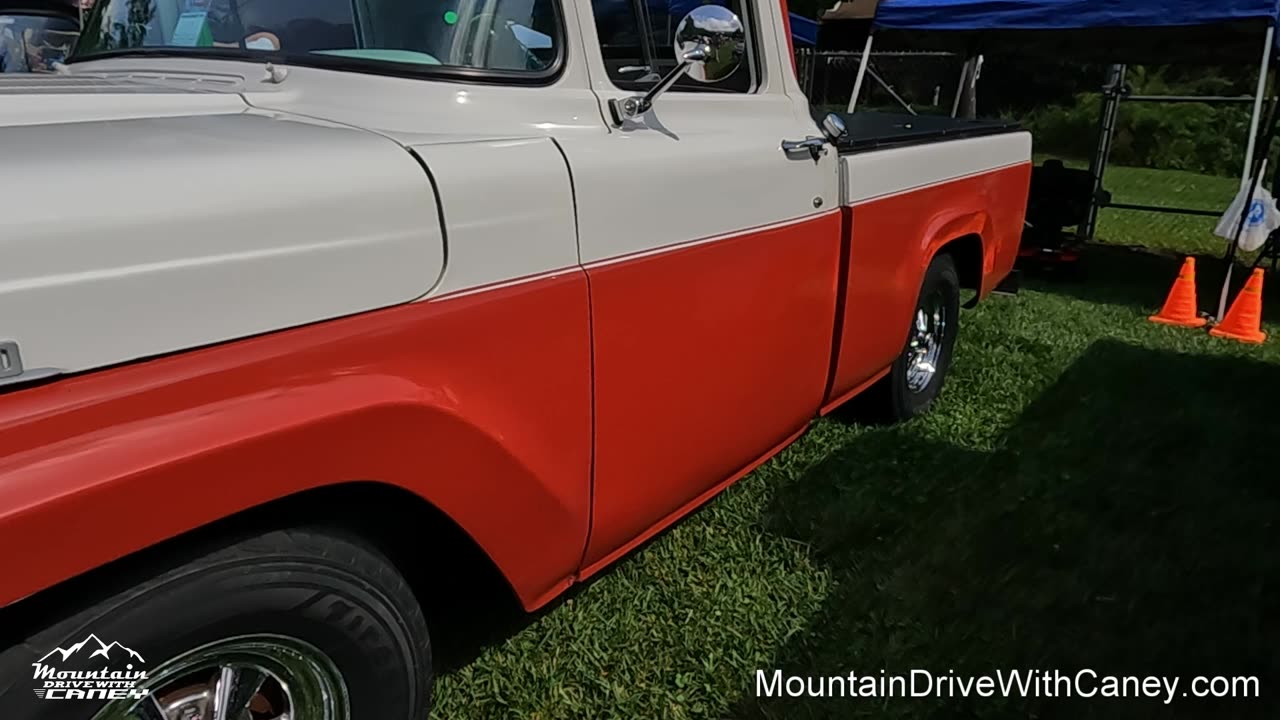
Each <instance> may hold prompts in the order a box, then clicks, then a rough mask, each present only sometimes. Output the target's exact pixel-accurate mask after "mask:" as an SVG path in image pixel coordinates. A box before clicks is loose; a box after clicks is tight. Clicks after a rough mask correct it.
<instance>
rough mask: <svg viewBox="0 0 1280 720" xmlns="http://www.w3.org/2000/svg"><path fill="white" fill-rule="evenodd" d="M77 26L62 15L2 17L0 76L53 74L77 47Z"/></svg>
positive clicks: (15, 14) (19, 14) (8, 15)
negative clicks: (0, 74) (8, 74)
mask: <svg viewBox="0 0 1280 720" xmlns="http://www.w3.org/2000/svg"><path fill="white" fill-rule="evenodd" d="M76 35H77V30H76V22H75V20H72V19H71V18H67V17H62V16H59V15H38V14H30V15H27V14H21V13H12V14H11V13H0V73H25V72H53V66H54V63H60V62H62V61H64V60H66V58H67V53H68V52H69V51H70V50H71V46H72V45H73V44H74V43H75V39H76Z"/></svg>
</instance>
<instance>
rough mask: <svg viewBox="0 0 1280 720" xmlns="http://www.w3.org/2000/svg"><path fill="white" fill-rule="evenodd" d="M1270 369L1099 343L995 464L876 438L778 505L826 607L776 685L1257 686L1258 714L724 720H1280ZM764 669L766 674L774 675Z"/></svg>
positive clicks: (1279, 494) (790, 654)
mask: <svg viewBox="0 0 1280 720" xmlns="http://www.w3.org/2000/svg"><path fill="white" fill-rule="evenodd" d="M1278 384H1280V367H1277V366H1275V365H1271V364H1263V363H1258V362H1255V361H1251V360H1247V359H1233V358H1223V357H1207V356H1192V355H1181V354H1175V353H1169V352H1163V351H1153V350H1148V349H1143V348H1138V347H1135V346H1129V345H1126V344H1122V343H1118V342H1114V341H1104V342H1099V343H1096V344H1094V345H1093V346H1092V347H1091V348H1090V349H1089V350H1088V351H1087V352H1086V353H1085V354H1084V355H1083V356H1082V357H1081V358H1080V359H1079V360H1078V361H1077V362H1076V363H1075V364H1074V365H1073V366H1072V367H1071V368H1070V369H1069V370H1068V372H1066V373H1065V374H1064V375H1063V376H1062V377H1061V379H1060V380H1059V382H1057V384H1056V385H1054V386H1053V387H1051V388H1050V389H1049V391H1047V392H1046V393H1045V394H1044V395H1042V396H1041V397H1040V398H1038V399H1037V400H1036V402H1035V403H1034V404H1033V405H1032V406H1030V407H1029V408H1028V409H1027V410H1026V412H1025V413H1024V414H1023V415H1022V416H1021V417H1020V418H1019V420H1018V422H1017V423H1016V424H1015V425H1014V426H1013V427H1012V428H1011V429H1010V431H1009V432H1008V433H1006V434H1005V435H1004V436H1003V438H1002V440H1001V442H1000V443H999V447H998V449H997V450H996V451H994V452H990V453H987V452H975V451H972V450H967V449H962V448H957V447H954V446H948V445H938V444H934V443H930V442H928V441H926V440H924V439H923V437H924V436H923V434H922V433H921V432H919V430H918V428H917V427H916V426H913V425H910V424H909V425H906V426H898V427H891V428H884V429H882V430H880V431H876V432H873V433H871V434H869V435H867V436H864V437H863V439H860V440H858V441H857V442H856V443H854V444H853V445H851V446H848V447H846V448H845V449H843V450H842V451H841V452H839V453H837V454H835V455H833V456H832V457H830V458H829V459H827V460H826V461H824V462H823V463H822V464H820V465H819V466H817V467H815V468H814V469H813V470H812V471H811V472H810V474H809V475H808V476H807V477H806V478H804V479H803V480H802V481H800V482H799V483H797V485H796V486H795V488H794V491H792V492H787V493H785V494H780V495H779V496H778V497H777V498H776V499H775V501H774V504H773V505H772V506H771V508H770V510H769V512H768V520H767V525H768V529H769V530H770V531H771V532H774V533H777V534H779V535H782V536H785V537H789V538H793V539H795V540H798V541H801V542H803V543H806V544H807V545H809V546H810V547H811V548H812V552H813V553H814V557H815V559H816V560H817V561H818V562H819V563H821V564H823V565H825V566H826V567H827V568H828V569H829V571H830V572H831V573H832V577H833V579H834V580H835V583H836V589H835V590H834V591H833V592H832V595H831V596H830V597H829V598H828V600H827V603H826V605H825V608H824V611H823V612H822V613H820V614H819V615H818V616H817V619H816V621H815V622H814V623H813V625H812V626H811V627H810V629H809V630H808V631H807V632H805V633H803V634H801V635H798V636H796V637H794V638H793V639H792V640H791V641H789V643H788V644H787V645H786V646H785V647H784V648H783V649H782V650H781V651H780V652H779V654H778V655H777V656H776V657H775V662H774V666H773V667H776V668H779V669H781V670H782V671H783V673H784V675H785V674H798V675H814V676H824V677H825V676H831V675H846V676H847V674H848V673H849V672H851V671H853V672H858V673H860V674H878V673H879V672H880V671H881V670H882V669H883V670H887V671H888V672H890V673H902V674H907V673H909V671H910V670H911V669H913V668H920V669H924V670H928V671H930V672H932V673H934V674H935V675H940V674H944V673H947V672H948V671H951V670H954V671H955V673H956V674H957V675H966V674H974V675H986V674H994V673H995V671H996V670H998V669H1003V670H1009V669H1015V668H1022V669H1040V670H1050V671H1051V670H1054V669H1058V670H1061V671H1063V672H1069V673H1073V674H1074V672H1075V671H1077V670H1079V669H1081V668H1091V669H1093V670H1095V671H1096V672H1097V673H1098V674H1099V675H1100V676H1101V675H1105V674H1121V675H1139V676H1145V675H1170V676H1179V677H1181V678H1182V681H1181V682H1182V685H1181V687H1180V688H1179V693H1180V692H1181V691H1182V690H1185V689H1187V688H1188V684H1189V683H1190V682H1191V680H1192V678H1193V677H1195V676H1198V675H1206V676H1213V675H1228V676H1234V675H1251V676H1257V677H1259V679H1260V682H1261V692H1262V698H1261V699H1260V700H1251V701H1240V700H1236V701H1232V702H1229V703H1228V702H1225V701H1221V700H1195V699H1191V698H1181V697H1178V698H1177V699H1176V700H1175V701H1174V702H1173V703H1172V704H1171V705H1168V706H1166V705H1163V704H1161V701H1159V700H1139V701H1122V700H1099V699H1096V698H1095V699H1092V700H1083V699H1080V698H1074V699H1062V698H1057V699H1053V698H1035V697H1032V698H1025V699H1024V698H1008V699H1005V698H999V697H995V698H970V699H963V698H949V699H948V698H944V699H936V698H933V699H928V698H926V699H910V698H909V699H896V700H888V701H885V700H870V699H865V698H858V699H849V698H845V699H832V698H825V699H808V698H789V697H785V698H757V697H756V688H755V679H754V678H752V681H751V682H752V684H751V685H750V686H748V687H746V688H744V691H743V698H745V699H744V700H743V701H741V702H740V703H739V705H738V706H737V707H736V708H735V709H734V711H733V713H732V715H731V716H732V717H737V718H786V719H787V720H792V719H797V720H800V719H803V718H841V719H846V718H856V717H877V718H879V717H888V718H954V717H969V718H1028V717H1035V718H1046V719H1048V718H1055V719H1056V718H1103V717H1106V718H1111V717H1116V718H1148V717H1179V718H1181V717H1197V718H1198V717H1204V718H1248V717H1277V716H1280V714H1278V713H1280V651H1278V650H1277V648H1280V552H1278V550H1280V545H1278V544H1277V532H1276V527H1275V526H1276V523H1277V520H1278V519H1280V482H1278V481H1277V479H1278V478H1280V452H1278V451H1277V449H1276V444H1277V440H1280V436H1277V435H1276V429H1277V423H1276V417H1277V414H1280V392H1278V390H1280V388H1278V386H1277V385H1278ZM769 669H770V670H771V669H772V668H769Z"/></svg>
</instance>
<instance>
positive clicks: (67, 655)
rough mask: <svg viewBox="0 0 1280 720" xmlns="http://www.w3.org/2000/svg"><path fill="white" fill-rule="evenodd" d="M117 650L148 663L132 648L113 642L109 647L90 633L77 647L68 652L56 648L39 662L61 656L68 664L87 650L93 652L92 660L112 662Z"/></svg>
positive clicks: (73, 646)
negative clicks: (103, 659) (113, 653)
mask: <svg viewBox="0 0 1280 720" xmlns="http://www.w3.org/2000/svg"><path fill="white" fill-rule="evenodd" d="M117 648H119V649H120V650H123V651H124V652H125V653H127V654H129V655H131V656H132V657H133V658H134V659H135V660H137V661H138V662H146V661H145V660H143V659H142V656H141V655H139V654H138V653H137V652H135V651H133V650H131V649H130V648H127V647H125V646H123V645H121V644H120V643H118V642H113V643H111V644H110V645H108V644H107V643H104V642H102V641H101V640H99V639H98V636H97V635H94V634H93V633H90V634H89V637H87V638H85V639H83V640H81V641H80V642H78V643H76V644H75V645H72V646H71V647H69V648H67V649H66V650H63V649H62V648H60V647H58V648H54V649H52V650H50V651H49V654H47V655H45V656H44V657H42V658H40V660H39V662H44V661H45V660H48V659H49V658H51V657H53V656H54V655H59V656H61V660H62V662H66V661H67V660H69V659H71V656H72V655H75V654H76V653H79V652H80V651H81V650H85V649H90V650H92V652H91V653H89V658H90V659H93V658H95V657H102V658H105V659H107V660H111V659H112V658H111V651H112V650H114V649H117ZM117 654H118V653H117Z"/></svg>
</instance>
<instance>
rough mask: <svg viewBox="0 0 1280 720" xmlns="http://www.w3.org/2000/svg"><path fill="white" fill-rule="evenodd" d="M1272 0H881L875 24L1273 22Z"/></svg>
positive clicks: (1017, 26) (1032, 26)
mask: <svg viewBox="0 0 1280 720" xmlns="http://www.w3.org/2000/svg"><path fill="white" fill-rule="evenodd" d="M1278 10H1280V3H1278V2H1277V0H881V2H880V6H879V8H878V10H877V12H876V16H875V21H874V22H875V25H876V27H880V28H891V29H898V30H934V31H938V30H988V31H990V30H1076V29H1083V28H1105V27H1119V28H1139V27H1140V28H1153V27H1171V26H1178V27H1186V26H1193V25H1219V24H1222V23H1230V22H1236V21H1245V22H1248V21H1256V20H1260V19H1261V20H1264V21H1267V22H1270V23H1272V24H1274V23H1275V20H1276V16H1277V11H1278Z"/></svg>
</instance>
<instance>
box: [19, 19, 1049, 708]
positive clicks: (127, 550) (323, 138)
mask: <svg viewBox="0 0 1280 720" xmlns="http://www.w3.org/2000/svg"><path fill="white" fill-rule="evenodd" d="M664 7H665V6H664ZM666 9H667V12H665V13H664V12H658V11H655V10H654V7H652V3H650V4H633V3H617V2H614V1H613V0H596V1H595V2H592V1H591V0H488V1H487V2H474V1H473V0H463V1H462V2H458V3H455V2H441V3H432V4H428V5H423V4H421V3H409V2H405V0H308V2H300V1H299V0H98V2H97V4H96V5H95V6H94V8H93V10H92V11H91V12H90V13H89V14H88V16H87V17H86V21H85V23H84V31H83V34H82V36H81V38H80V41H79V44H78V45H77V47H76V50H75V52H74V53H73V54H72V55H71V56H70V57H69V58H68V61H67V62H66V63H65V64H63V63H59V64H58V65H57V67H56V68H55V73H54V74H53V75H47V76H41V77H39V78H34V77H22V76H11V77H0V156H2V157H4V158H5V162H6V166H7V167H16V168H22V170H23V172H22V173H20V174H18V173H13V174H10V173H6V174H4V175H3V176H0V197H4V198H5V199H6V200H7V201H8V202H7V203H6V209H5V210H4V216H3V217H4V225H5V227H4V232H3V233H2V234H0V253H2V255H0V256H3V257H5V258H6V261H5V262H4V263H3V264H0V546H3V547H23V548H24V551H23V552H22V553H9V554H6V555H5V556H4V559H3V561H0V563H2V564H0V572H2V576H3V577H4V578H5V582H4V583H0V624H3V626H4V627H6V628H9V629H12V632H10V633H9V635H8V636H6V637H12V638H14V641H13V643H12V644H11V645H10V646H8V647H0V706H2V707H5V708H7V709H12V710H13V712H14V713H16V714H15V715H13V716H14V717H32V718H44V717H54V714H56V713H58V712H64V710H62V709H61V708H65V707H66V704H65V703H76V704H77V705H76V707H78V708H79V709H80V711H81V712H82V715H83V716H84V717H91V718H108V717H110V718H119V717H147V718H150V717H159V718H166V719H168V718H195V717H200V718H231V717H236V718H238V717H244V716H245V713H246V712H250V711H251V714H252V717H254V718H284V717H291V718H299V717H324V718H348V717H356V718H366V717H368V718H387V719H389V720H399V719H401V718H403V719H405V720H408V719H409V718H419V717H424V716H425V713H426V711H427V708H428V707H429V705H430V697H431V678H432V667H433V663H432V655H431V641H430V637H431V634H432V630H431V629H430V628H432V627H436V626H438V624H439V623H447V622H448V619H447V618H442V617H440V616H437V615H433V612H432V610H431V608H433V607H434V606H435V603H434V602H433V601H432V600H433V597H434V596H436V595H439V594H440V593H448V592H450V589H449V587H448V586H449V584H450V583H449V581H448V578H453V577H455V575H453V574H452V573H453V571H454V570H456V569H457V566H458V564H459V563H463V564H470V565H476V566H484V568H486V569H487V570H488V571H491V572H492V574H493V575H494V576H495V577H497V578H498V579H499V584H500V586H501V588H502V589H503V590H502V591H503V592H509V593H510V594H511V595H512V596H513V597H514V598H516V600H517V601H518V602H519V604H520V605H521V606H522V607H523V608H524V609H526V610H535V609H537V608H540V607H542V606H544V605H546V604H547V603H549V602H551V601H553V600H554V599H555V598H557V597H559V596H561V595H562V594H563V592H564V591H565V590H566V589H567V588H569V587H570V586H572V585H574V584H576V583H579V582H581V581H583V580H584V579H586V578H589V577H591V576H593V575H595V574H597V573H599V572H601V571H602V570H604V569H605V568H607V567H608V566H609V565H610V564H612V563H613V562H614V561H616V560H617V559H618V558H620V557H622V556H624V555H625V554H627V553H629V552H631V551H633V550H634V549H635V548H637V547H638V546H639V545H640V544H642V543H643V542H644V541H646V540H647V539H649V538H651V537H653V536H654V535H655V534H657V533H658V532H660V531H661V530H662V529H663V528H665V527H667V526H669V525H670V524H671V523H673V522H675V521H677V520H678V519H680V518H681V517H683V516H685V515H687V514H688V513H690V512H692V511H693V510H695V509H696V508H698V507H699V506H700V505H702V504H703V503H705V502H706V501H707V500H708V499H710V498H711V497H713V496H714V495H715V494H717V493H718V492H720V491H721V490H723V489H724V488H726V487H727V486H729V485H730V484H732V482H733V481H734V480H736V479H738V478H740V477H741V476H743V475H744V474H746V473H747V472H749V471H750V470H751V469H752V468H754V467H756V466H757V465H759V464H760V463H762V462H764V461H766V460H767V459H768V458H770V457H771V456H772V455H773V454H774V453H776V452H778V451H779V450H781V449H782V448H783V447H785V446H786V445H787V444H788V443H790V442H791V441H793V440H794V439H796V438H797V437H799V436H800V435H801V434H803V433H804V431H805V429H806V428H807V427H808V425H809V423H810V422H811V420H812V419H813V418H814V417H816V416H818V415H820V414H825V413H829V412H832V411H834V410H835V409H837V408H839V407H841V406H842V405H843V404H844V403H846V402H847V401H848V400H850V399H851V398H853V397H855V396H858V395H860V394H862V393H864V392H867V393H872V394H873V395H874V399H875V402H876V403H878V407H879V408H880V409H881V410H882V411H883V414H884V415H885V416H886V417H889V418H892V419H897V420H907V419H910V418H911V417H914V416H916V415H918V414H920V413H922V412H925V411H927V410H928V408H929V407H930V405H931V404H932V403H933V402H934V401H935V399H936V398H937V397H938V394H939V392H940V391H941V388H942V385H943V382H944V380H945V376H946V371H947V367H948V365H949V364H950V361H951V357H952V353H953V348H954V343H955V339H956V333H957V330H958V327H959V319H960V318H959V313H960V303H961V299H962V298H961V293H962V291H964V289H965V288H967V289H968V291H969V292H971V293H972V298H971V299H972V300H973V301H977V300H979V299H981V298H984V297H986V296H987V295H988V294H989V293H990V292H991V291H992V290H993V289H994V288H995V286H996V285H997V284H999V283H1000V281H1001V280H1002V279H1003V278H1004V277H1005V276H1006V275H1007V274H1008V272H1009V270H1010V268H1011V267H1012V263H1013V260H1014V257H1015V256H1016V253H1017V242H1018V236H1019V233H1020V231H1021V227H1022V222H1023V218H1022V215H1023V212H1024V209H1025V202H1026V191H1027V185H1028V182H1029V174H1030V140H1029V136H1028V135H1027V134H1026V133H1023V132H1020V131H1018V130H1017V129H1016V128H1010V127H1004V126H995V125H990V124H968V125H966V124H963V123H960V124H947V125H946V126H945V127H931V128H926V129H927V130H928V131H927V132H921V128H917V127H915V123H916V122H917V121H915V120H912V119H910V118H908V119H901V118H897V119H894V118H889V119H884V120H882V121H880V122H875V123H869V122H866V121H865V120H864V119H863V116H861V115H855V116H844V117H841V116H838V115H835V116H828V115H827V114H825V113H820V112H819V113H817V118H818V119H817V120H815V114H814V109H813V108H811V107H810V106H809V102H808V100H807V99H806V98H805V97H804V95H803V93H802V92H801V91H800V88H799V85H798V83H797V81H796V77H795V73H794V66H793V64H792V59H791V57H790V50H789V45H788V31H787V23H786V17H787V15H786V11H785V7H783V6H782V5H780V4H779V3H778V2H777V0H729V1H728V2H726V3H724V4H720V5H709V6H696V7H690V8H688V9H687V10H686V9H684V8H680V10H679V12H680V13H681V14H679V15H678V16H677V14H676V11H673V10H672V9H671V7H667V8H666ZM52 187H56V188H57V189H58V190H57V193H56V194H54V193H51V192H50V190H49V188H52ZM66 198H74V202H70V203H68V202H67V201H66ZM959 391H963V388H960V389H959ZM68 528H73V529H74V533H68V532H67V529H68ZM52 537H58V538H60V539H59V540H58V541H56V542H55V541H50V540H49V538H52ZM464 559H465V562H464ZM443 568H449V569H450V570H448V571H447V572H446V571H445V570H443ZM440 573H446V574H444V575H442V574H440ZM441 577H444V578H446V580H445V581H444V582H441V581H440V580H441ZM90 638H92V639H90ZM116 645H119V646H123V647H124V648H126V649H127V650H128V651H129V652H125V651H123V650H120V649H119V648H117V647H115V646H116ZM99 646H101V647H99ZM85 648H89V649H90V650H101V652H96V651H95V652H84V649H85ZM132 653H136V654H137V655H138V656H139V657H145V658H146V660H145V661H140V660H136V659H134V660H132V661H131V660H130V658H133V654H132ZM129 662H133V664H134V667H133V668H131V669H130V671H131V672H134V673H137V672H142V673H143V675H142V676H137V675H134V676H130V677H121V679H120V681H121V682H122V683H126V684H127V686H126V685H121V686H119V687H115V688H112V689H106V690H104V689H103V688H101V687H97V686H94V685H93V684H92V682H93V681H92V676H83V675H75V674H74V673H93V672H98V671H103V672H115V671H119V672H124V671H125V670H124V669H123V665H124V664H127V663H129ZM141 662H145V667H142V666H141V665H139V663H141ZM33 666H34V667H35V679H34V680H33V679H32V670H31V668H32V667H33ZM63 672H70V673H73V674H72V675H61V676H60V675H58V673H63ZM59 683H61V684H59ZM32 690H34V691H35V692H34V693H33V692H31V691H32ZM115 690H118V691H119V692H114V691H115ZM113 692H114V694H113ZM219 708H221V709H219ZM228 708H229V709H228ZM304 710H305V712H304ZM309 713H311V714H309Z"/></svg>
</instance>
